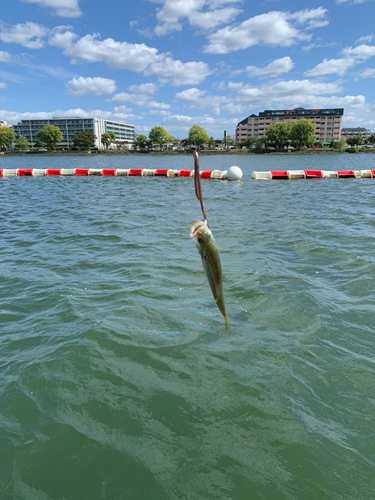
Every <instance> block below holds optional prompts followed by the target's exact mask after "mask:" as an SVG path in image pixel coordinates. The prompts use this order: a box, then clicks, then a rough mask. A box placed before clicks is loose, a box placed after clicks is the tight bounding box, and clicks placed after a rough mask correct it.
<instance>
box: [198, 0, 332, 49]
mask: <svg viewBox="0 0 375 500" xmlns="http://www.w3.org/2000/svg"><path fill="white" fill-rule="evenodd" d="M326 12H327V11H326V9H323V8H322V7H319V8H317V9H310V10H308V9H306V10H303V11H298V12H295V13H293V14H292V13H290V12H281V11H273V12H268V13H266V14H261V15H258V16H255V17H252V18H250V19H247V20H246V21H244V22H242V23H241V24H239V25H238V26H235V27H228V26H227V27H225V28H222V29H220V30H218V31H217V32H216V33H213V34H212V35H210V36H209V37H208V40H209V44H208V45H207V46H206V47H205V48H204V52H206V53H212V54H227V53H229V52H233V51H237V50H242V49H247V48H248V47H251V46H254V45H260V44H264V45H270V46H282V47H288V46H290V45H292V44H295V43H297V42H299V41H302V40H310V39H311V35H308V34H306V33H303V32H302V31H300V30H299V29H298V28H297V26H301V25H303V24H306V23H307V26H306V29H310V28H311V26H312V25H311V23H313V22H317V21H320V22H321V21H325V20H324V16H325V15H326Z"/></svg>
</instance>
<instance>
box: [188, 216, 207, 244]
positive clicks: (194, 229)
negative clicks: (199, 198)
mask: <svg viewBox="0 0 375 500" xmlns="http://www.w3.org/2000/svg"><path fill="white" fill-rule="evenodd" d="M202 229H203V230H205V229H208V226H207V221H204V222H202V221H201V220H193V222H192V223H191V224H190V237H191V238H193V240H196V239H198V233H199V231H201V230H202Z"/></svg>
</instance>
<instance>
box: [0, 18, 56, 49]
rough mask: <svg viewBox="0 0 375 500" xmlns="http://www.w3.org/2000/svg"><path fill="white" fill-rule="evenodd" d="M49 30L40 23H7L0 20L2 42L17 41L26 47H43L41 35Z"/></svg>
mask: <svg viewBox="0 0 375 500" xmlns="http://www.w3.org/2000/svg"><path fill="white" fill-rule="evenodd" d="M48 32H49V30H48V28H45V27H44V26H42V25H41V24H36V23H31V22H26V23H24V24H14V25H7V24H5V23H3V22H1V21H0V40H1V41H2V42H4V43H18V44H19V45H22V46H23V47H27V48H28V49H41V48H42V47H44V42H43V40H42V38H43V37H45V36H46V35H47V33H48Z"/></svg>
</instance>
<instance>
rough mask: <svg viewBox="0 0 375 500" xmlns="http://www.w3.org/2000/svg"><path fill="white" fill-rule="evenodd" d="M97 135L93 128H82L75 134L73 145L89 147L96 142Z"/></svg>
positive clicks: (81, 147) (80, 147)
mask: <svg viewBox="0 0 375 500" xmlns="http://www.w3.org/2000/svg"><path fill="white" fill-rule="evenodd" d="M95 139H96V136H95V135H94V133H93V132H92V131H91V130H81V131H79V132H75V134H74V135H73V145H74V147H75V148H78V149H82V150H83V149H89V148H91V147H92V146H94V144H95Z"/></svg>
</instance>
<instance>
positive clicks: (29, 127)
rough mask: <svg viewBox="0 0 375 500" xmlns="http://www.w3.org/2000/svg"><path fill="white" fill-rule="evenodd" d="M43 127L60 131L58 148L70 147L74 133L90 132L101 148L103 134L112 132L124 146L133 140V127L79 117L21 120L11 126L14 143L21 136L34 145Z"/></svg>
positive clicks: (100, 119) (97, 145) (96, 145)
mask: <svg viewBox="0 0 375 500" xmlns="http://www.w3.org/2000/svg"><path fill="white" fill-rule="evenodd" d="M44 125H55V127H58V128H59V129H60V130H61V133H62V135H63V141H62V142H61V143H59V144H58V146H62V147H64V146H65V147H67V146H69V145H71V143H72V141H73V136H74V134H75V133H76V132H81V131H84V130H90V131H91V132H92V133H93V134H94V135H95V137H96V139H95V147H97V148H102V147H103V144H102V142H101V137H102V134H104V132H114V133H115V135H116V141H118V142H121V143H123V144H124V145H125V146H127V145H129V144H131V143H132V142H133V141H134V139H135V127H134V125H127V124H125V123H120V122H113V121H109V120H104V119H103V118H81V117H79V116H74V117H73V116H65V117H54V118H51V119H50V120H21V121H20V122H19V123H18V124H17V125H13V129H14V132H15V134H16V139H15V140H16V141H17V140H18V139H19V138H20V136H21V135H23V136H24V137H26V139H27V141H28V142H29V144H30V146H34V145H35V141H36V140H37V137H36V134H37V132H39V130H41V129H42V128H43V127H44Z"/></svg>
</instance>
